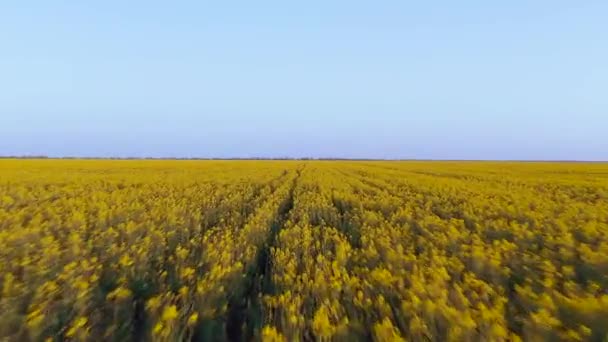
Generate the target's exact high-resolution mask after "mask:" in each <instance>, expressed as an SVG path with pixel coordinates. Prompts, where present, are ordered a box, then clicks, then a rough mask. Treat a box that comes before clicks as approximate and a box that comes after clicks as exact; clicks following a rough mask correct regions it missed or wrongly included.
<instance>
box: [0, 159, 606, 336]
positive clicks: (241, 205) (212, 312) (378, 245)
mask: <svg viewBox="0 0 608 342" xmlns="http://www.w3.org/2000/svg"><path fill="white" fill-rule="evenodd" d="M0 246H1V248H0V284H1V291H2V292H1V294H0V315H1V316H0V339H6V340H14V341H28V340H32V341H34V340H44V339H46V338H52V339H65V338H68V339H71V340H94V341H99V340H142V339H143V340H167V341H175V340H190V339H192V340H225V339H229V340H251V339H254V340H259V339H263V340H268V341H283V340H286V341H297V340H325V341H327V340H339V341H341V340H345V341H353V340H367V339H370V338H371V339H374V340H377V341H399V340H410V341H426V340H434V341H446V340H448V341H474V340H488V341H502V340H519V339H524V340H531V341H534V340H550V339H557V340H603V339H607V338H608V164H600V163H595V164H591V163H590V164H584V163H561V164H560V163H481V162H479V163H477V162H372V161H369V162H364V161H361V162H347V161H339V162H330V161H103V160H87V161H84V160H0Z"/></svg>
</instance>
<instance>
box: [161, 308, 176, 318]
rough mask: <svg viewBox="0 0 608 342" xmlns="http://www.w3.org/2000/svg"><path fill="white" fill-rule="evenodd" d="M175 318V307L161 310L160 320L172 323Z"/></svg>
mask: <svg viewBox="0 0 608 342" xmlns="http://www.w3.org/2000/svg"><path fill="white" fill-rule="evenodd" d="M177 316H178V312H177V307H176V306H175V305H169V306H167V307H165V309H164V310H163V314H162V316H161V319H162V320H163V321H165V322H172V321H174V320H175V319H176V318H177Z"/></svg>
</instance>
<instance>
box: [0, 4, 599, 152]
mask: <svg viewBox="0 0 608 342" xmlns="http://www.w3.org/2000/svg"><path fill="white" fill-rule="evenodd" d="M607 14H608V3H606V2H602V1H589V2H585V3H571V2H566V1H538V2H534V3H530V2H525V1H513V2H509V3H501V4H499V3H484V2H478V1H465V2H459V3H447V2H443V3H441V4H430V3H428V4H426V3H425V4H422V3H421V4H418V3H416V4H414V3H412V4H408V3H401V2H398V1H386V2H382V3H365V2H358V1H354V2H353V1H349V2H347V1H337V2H331V3H326V2H322V1H312V2H307V3H306V4H292V3H282V2H259V3H245V2H240V3H233V4H232V6H231V5H230V4H228V3H221V4H220V3H217V4H211V3H207V4H201V3H198V2H194V1H191V2H190V1H183V2H179V4H173V5H169V4H160V3H153V2H143V1H135V2H129V3H123V2H119V1H107V2H104V3H97V4H89V3H61V4H58V3H50V2H43V1H31V2H16V3H3V4H0V39H1V41H2V42H3V44H2V48H3V52H2V54H0V74H2V81H1V82H0V155H1V156H9V155H13V156H24V155H46V156H49V157H66V156H68V157H102V158H109V157H140V158H141V157H154V158H283V157H288V158H354V159H367V158H369V159H432V160H456V159H464V160H573V161H584V160H588V161H605V160H608V138H606V137H605V136H606V133H605V130H606V127H608V96H606V95H605V92H606V89H608V63H607V62H606V61H608V45H606V44H605V40H606V38H605V37H606V36H608V22H607V21H606V20H605V18H606V15H607Z"/></svg>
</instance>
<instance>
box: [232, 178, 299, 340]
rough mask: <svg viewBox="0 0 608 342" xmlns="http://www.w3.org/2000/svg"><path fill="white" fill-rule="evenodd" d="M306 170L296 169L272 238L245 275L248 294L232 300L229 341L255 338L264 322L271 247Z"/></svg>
mask: <svg viewBox="0 0 608 342" xmlns="http://www.w3.org/2000/svg"><path fill="white" fill-rule="evenodd" d="M303 169H304V166H302V167H300V168H298V169H297V170H296V173H297V176H296V177H294V179H293V180H292V184H291V187H290V189H289V194H288V196H287V197H286V198H285V200H284V201H283V202H282V203H281V204H280V205H279V207H278V209H277V212H276V215H275V219H274V221H273V222H272V224H271V227H270V232H269V234H268V238H267V239H266V241H265V242H264V244H263V246H262V247H261V248H260V250H259V251H258V255H257V257H256V262H255V264H254V267H253V268H251V269H250V270H249V271H248V272H247V274H246V276H245V280H244V282H245V284H244V288H245V290H244V293H242V295H240V296H235V297H233V298H232V299H231V300H230V301H229V303H228V313H227V320H226V332H225V333H226V335H225V336H226V337H227V339H228V340H229V341H251V340H253V339H254V338H255V337H256V332H257V331H259V330H260V329H261V327H262V325H263V319H264V317H263V312H262V306H263V303H262V297H263V295H264V294H266V293H271V292H272V279H271V274H272V263H271V258H272V255H271V248H272V247H273V246H274V245H275V243H276V239H277V236H278V234H279V232H280V230H281V229H282V228H283V226H284V225H285V222H286V221H287V219H288V218H289V214H290V212H291V210H292V208H293V205H294V191H295V188H296V186H297V182H298V179H299V178H300V176H301V174H302V170H303Z"/></svg>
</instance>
